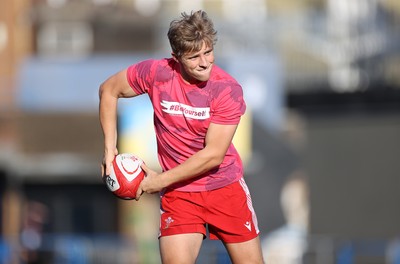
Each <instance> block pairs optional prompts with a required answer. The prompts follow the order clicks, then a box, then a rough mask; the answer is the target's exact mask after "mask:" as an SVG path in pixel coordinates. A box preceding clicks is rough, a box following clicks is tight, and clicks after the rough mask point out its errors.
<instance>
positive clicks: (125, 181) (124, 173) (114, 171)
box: [104, 153, 145, 200]
mask: <svg viewBox="0 0 400 264" xmlns="http://www.w3.org/2000/svg"><path fill="white" fill-rule="evenodd" d="M142 163H143V161H142V160H141V159H140V158H138V157H137V156H135V155H133V154H129V153H123V154H118V155H116V156H115V158H114V160H113V162H112V164H111V166H112V167H111V173H110V175H107V176H106V177H104V182H105V184H106V185H107V188H108V189H109V190H110V191H112V192H113V194H115V195H116V196H117V197H119V198H121V199H125V200H132V199H135V197H136V192H137V189H138V187H139V185H140V182H141V181H142V180H143V179H144V177H145V172H144V171H143V170H142V168H141V165H142Z"/></svg>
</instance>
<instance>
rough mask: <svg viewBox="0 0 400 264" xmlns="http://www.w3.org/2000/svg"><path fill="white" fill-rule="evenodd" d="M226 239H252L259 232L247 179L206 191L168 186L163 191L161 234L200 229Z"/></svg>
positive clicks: (242, 240) (195, 231) (231, 241)
mask: <svg viewBox="0 0 400 264" xmlns="http://www.w3.org/2000/svg"><path fill="white" fill-rule="evenodd" d="M206 226H207V227H208V231H209V234H210V239H213V240H216V239H219V240H222V241H223V242H225V243H238V242H245V241H248V240H251V239H253V238H255V237H257V236H258V234H259V233H260V231H259V229H258V224H257V217H256V214H255V212H254V209H253V206H252V202H251V197H250V193H249V189H248V188H247V185H246V183H245V181H244V179H243V178H242V179H240V180H239V181H237V182H235V183H232V184H230V185H228V186H225V187H222V188H220V189H216V190H211V191H204V192H179V191H175V190H166V191H165V192H164V193H162V194H161V220H160V234H159V236H160V237H161V236H169V235H176V234H185V233H201V234H203V235H204V237H206V234H207V233H206Z"/></svg>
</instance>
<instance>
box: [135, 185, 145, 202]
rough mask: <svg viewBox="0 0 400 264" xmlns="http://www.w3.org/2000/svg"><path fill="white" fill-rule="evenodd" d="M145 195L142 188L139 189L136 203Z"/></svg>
mask: <svg viewBox="0 0 400 264" xmlns="http://www.w3.org/2000/svg"><path fill="white" fill-rule="evenodd" d="M143 193H144V191H143V190H142V188H140V187H139V188H138V190H137V192H136V197H135V200H136V201H139V199H140V196H142V194H143Z"/></svg>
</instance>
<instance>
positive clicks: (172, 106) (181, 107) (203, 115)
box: [160, 100, 210, 119]
mask: <svg viewBox="0 0 400 264" xmlns="http://www.w3.org/2000/svg"><path fill="white" fill-rule="evenodd" d="M160 104H161V106H162V107H163V108H162V111H163V112H165V113H168V114H172V115H183V116H185V117H188V118H192V119H207V118H210V108H209V107H193V106H190V105H185V104H181V103H178V102H169V101H165V100H163V101H162V102H161V103H160Z"/></svg>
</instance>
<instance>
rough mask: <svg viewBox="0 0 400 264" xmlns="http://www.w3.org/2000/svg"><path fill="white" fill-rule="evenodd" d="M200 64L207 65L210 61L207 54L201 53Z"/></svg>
mask: <svg viewBox="0 0 400 264" xmlns="http://www.w3.org/2000/svg"><path fill="white" fill-rule="evenodd" d="M199 65H200V66H201V67H207V65H208V61H207V58H206V56H204V55H201V56H200V60H199Z"/></svg>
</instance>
